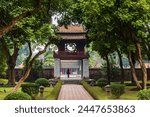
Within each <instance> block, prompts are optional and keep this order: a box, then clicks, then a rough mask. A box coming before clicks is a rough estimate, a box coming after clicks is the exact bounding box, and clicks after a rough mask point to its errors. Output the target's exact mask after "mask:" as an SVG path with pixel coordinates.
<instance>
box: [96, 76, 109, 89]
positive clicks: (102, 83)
mask: <svg viewBox="0 0 150 117" xmlns="http://www.w3.org/2000/svg"><path fill="white" fill-rule="evenodd" d="M107 84H108V82H107V80H106V79H104V78H101V79H99V80H97V86H99V87H101V88H104V87H105V86H106V85H107Z"/></svg>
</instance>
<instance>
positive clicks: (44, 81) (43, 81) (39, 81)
mask: <svg viewBox="0 0 150 117" xmlns="http://www.w3.org/2000/svg"><path fill="white" fill-rule="evenodd" d="M35 84H38V85H39V86H44V87H48V86H49V85H50V84H49V82H48V79H46V78H38V79H37V80H36V81H35Z"/></svg>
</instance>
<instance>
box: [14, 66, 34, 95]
mask: <svg viewBox="0 0 150 117" xmlns="http://www.w3.org/2000/svg"><path fill="white" fill-rule="evenodd" d="M31 69H32V66H30V67H29V68H27V69H26V70H25V72H24V75H23V76H22V77H21V79H20V80H19V81H18V83H17V85H16V86H15V87H14V88H13V91H12V92H17V91H18V89H19V88H20V86H21V84H22V83H23V82H24V81H25V80H26V79H27V78H28V76H29V74H30V71H31Z"/></svg>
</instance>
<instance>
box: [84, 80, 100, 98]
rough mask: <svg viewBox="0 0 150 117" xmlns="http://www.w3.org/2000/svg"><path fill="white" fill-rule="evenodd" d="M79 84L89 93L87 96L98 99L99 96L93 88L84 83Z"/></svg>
mask: <svg viewBox="0 0 150 117" xmlns="http://www.w3.org/2000/svg"><path fill="white" fill-rule="evenodd" d="M81 84H82V85H83V87H84V88H85V89H86V90H87V92H89V94H90V95H91V96H92V97H93V98H94V99H96V100H98V99H99V95H98V90H96V89H95V88H93V87H92V86H90V85H89V84H88V83H87V82H86V81H84V80H83V81H81Z"/></svg>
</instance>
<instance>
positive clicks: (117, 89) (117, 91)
mask: <svg viewBox="0 0 150 117" xmlns="http://www.w3.org/2000/svg"><path fill="white" fill-rule="evenodd" d="M110 88H111V93H112V95H113V96H114V98H119V97H120V96H121V95H122V94H123V93H124V92H125V85H123V84H112V85H110Z"/></svg>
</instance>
